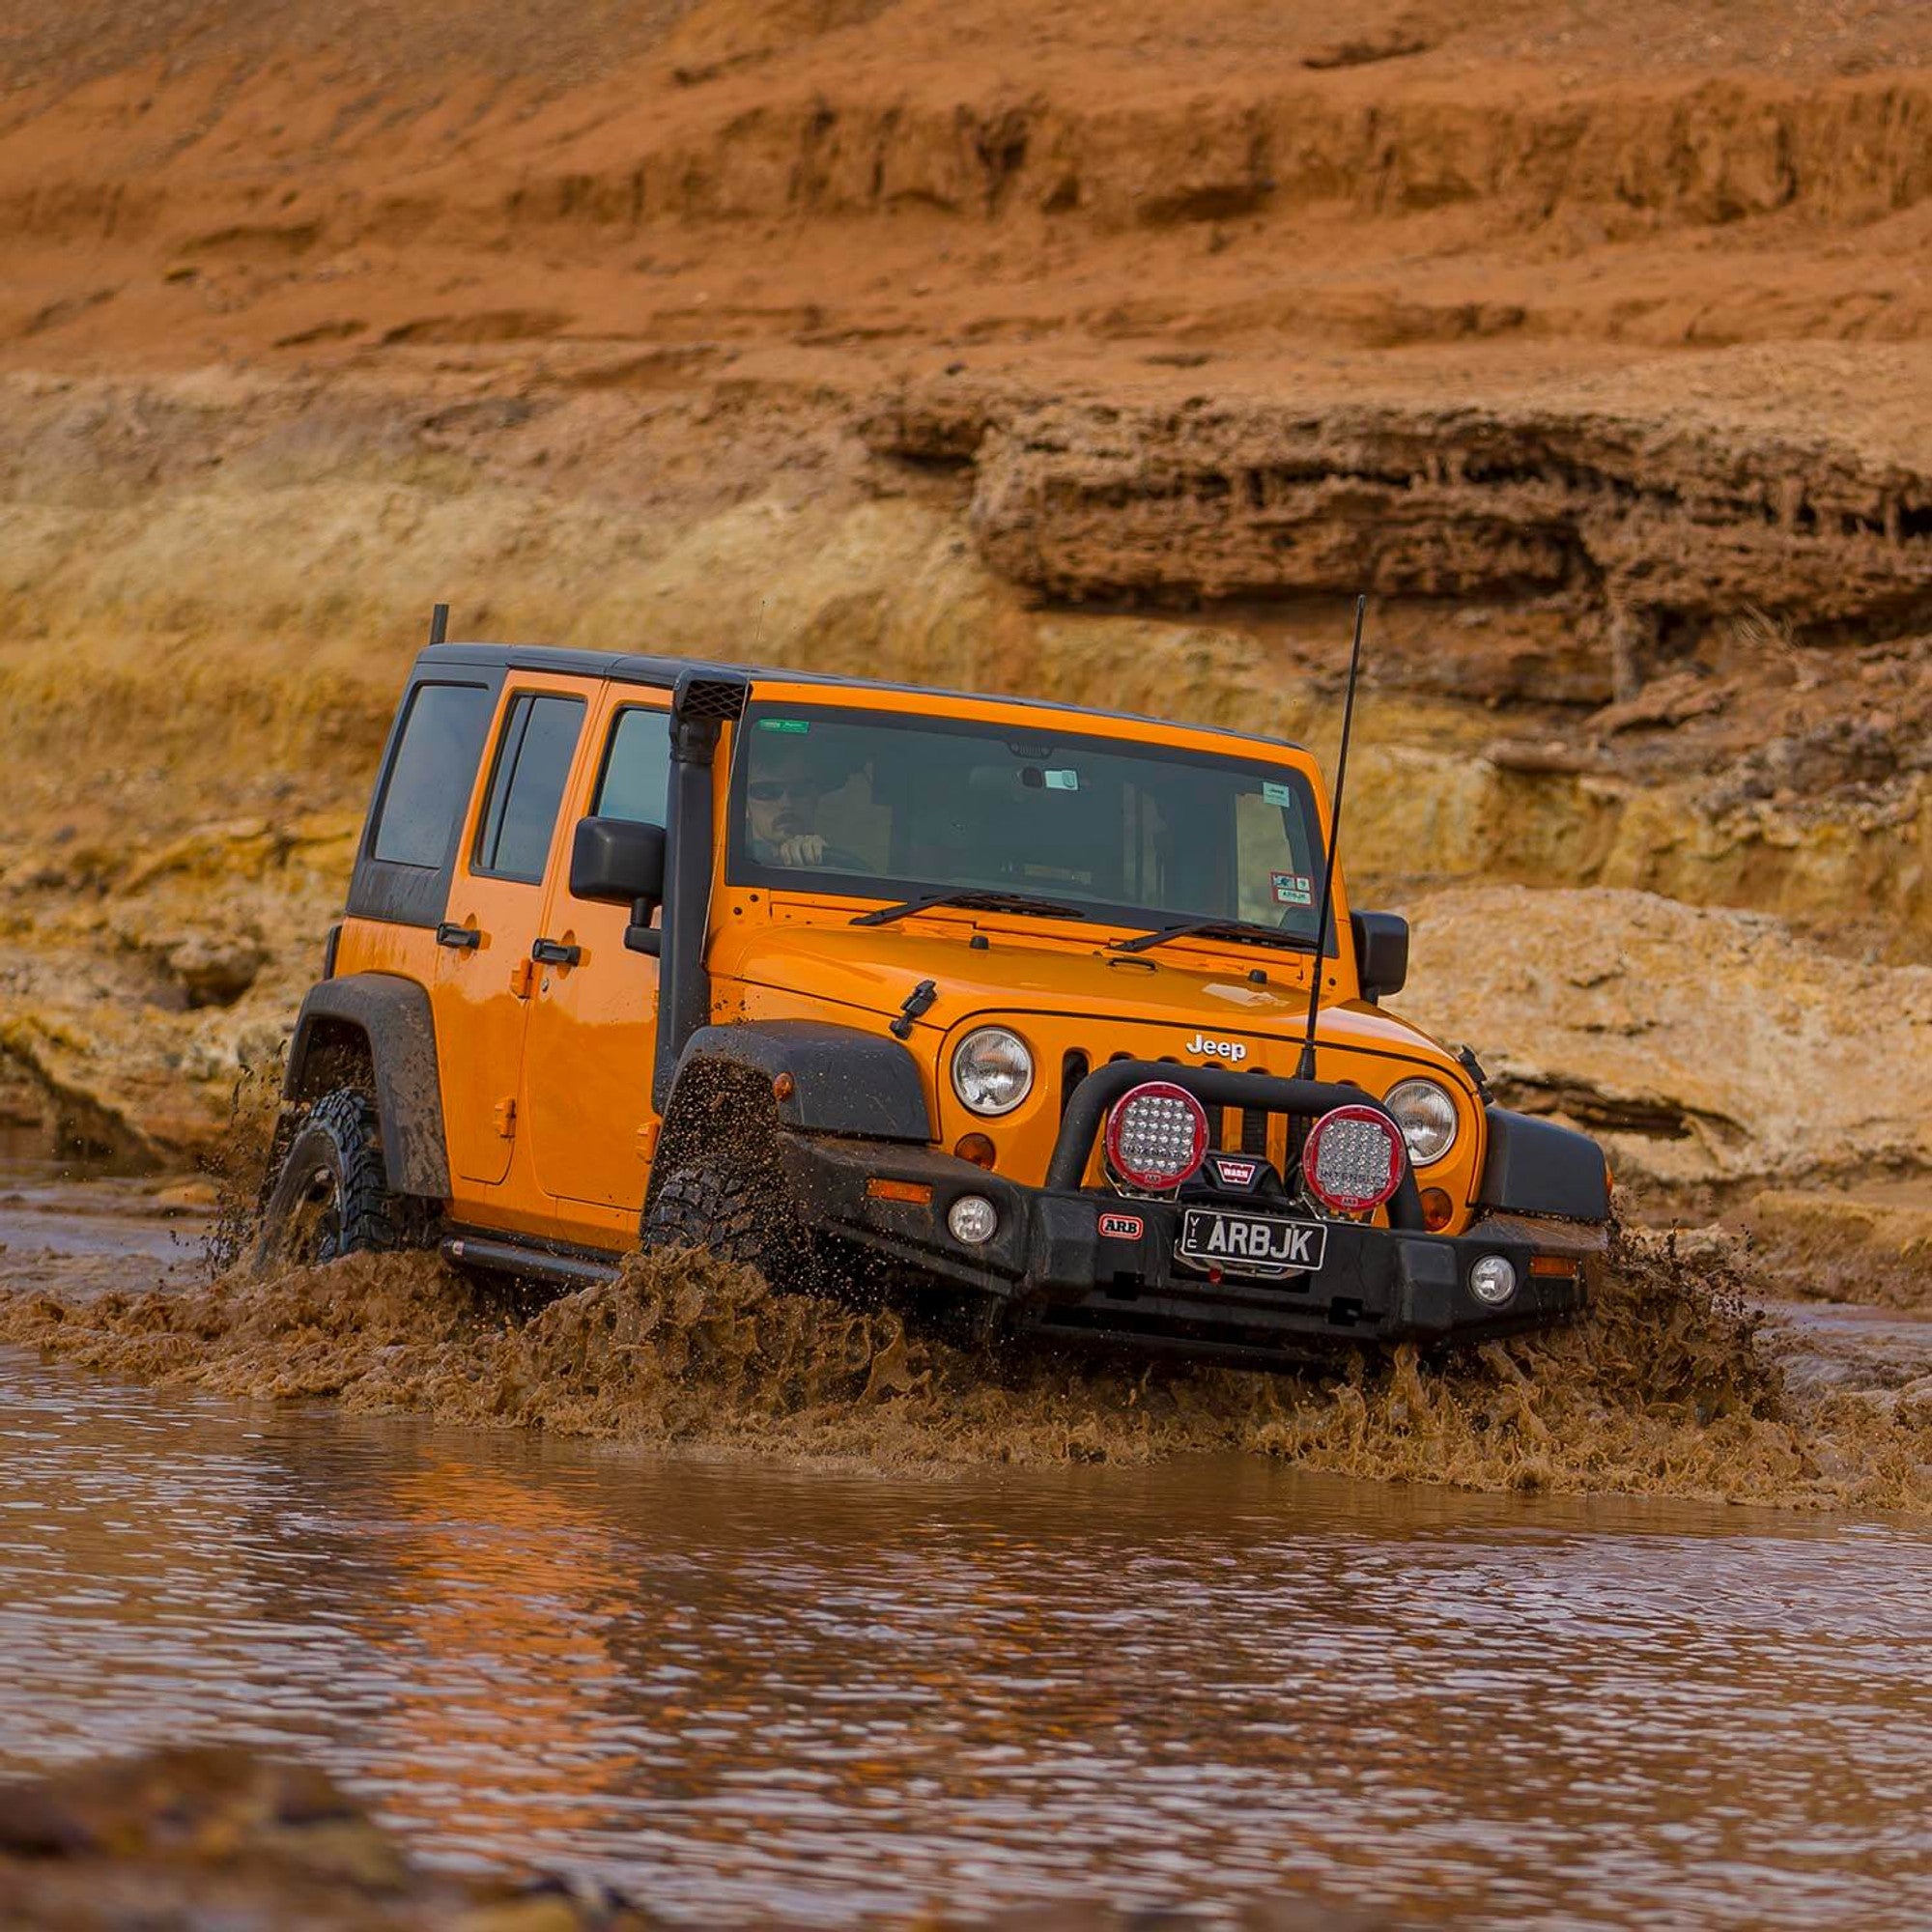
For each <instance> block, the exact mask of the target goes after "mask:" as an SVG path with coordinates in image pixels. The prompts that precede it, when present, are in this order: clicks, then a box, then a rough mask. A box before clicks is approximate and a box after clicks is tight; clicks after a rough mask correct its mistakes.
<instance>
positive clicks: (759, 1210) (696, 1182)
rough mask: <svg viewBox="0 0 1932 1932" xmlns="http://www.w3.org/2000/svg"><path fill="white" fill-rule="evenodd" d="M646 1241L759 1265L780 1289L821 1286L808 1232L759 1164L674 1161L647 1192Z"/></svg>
mask: <svg viewBox="0 0 1932 1932" xmlns="http://www.w3.org/2000/svg"><path fill="white" fill-rule="evenodd" d="M643 1245H644V1247H645V1248H646V1249H651V1248H702V1249H704V1250H705V1251H706V1252H707V1253H709V1254H714V1255H718V1256H721V1257H722V1258H723V1259H724V1260H725V1261H730V1262H737V1263H739V1264H741V1265H743V1266H745V1267H751V1268H756V1269H757V1271H758V1272H759V1273H760V1274H761V1275H763V1276H764V1278H765V1280H766V1281H767V1282H769V1283H770V1284H771V1286H772V1287H773V1288H775V1289H778V1290H780V1291H781V1292H792V1291H804V1292H808V1293H809V1292H810V1291H812V1290H814V1289H817V1288H818V1287H819V1286H820V1285H821V1284H820V1278H819V1275H820V1271H819V1268H818V1264H817V1257H816V1255H815V1254H814V1253H813V1249H812V1241H811V1236H810V1234H808V1233H807V1232H806V1231H805V1230H804V1229H803V1228H801V1227H800V1225H799V1221H798V1214H797V1210H796V1208H794V1207H793V1205H792V1203H791V1202H790V1200H789V1199H788V1198H787V1195H786V1192H785V1189H784V1184H783V1181H782V1179H781V1177H780V1176H779V1175H778V1174H777V1173H775V1172H773V1171H772V1170H771V1168H769V1167H768V1166H767V1165H766V1164H764V1163H762V1162H758V1163H753V1162H749V1161H748V1162H743V1163H739V1162H726V1161H701V1162H694V1163H692V1164H691V1165H689V1166H684V1167H678V1168H675V1169H673V1170H672V1171H671V1172H670V1173H669V1174H668V1175H666V1176H665V1177H664V1179H663V1180H661V1181H660V1182H659V1183H658V1184H657V1186H656V1187H654V1188H653V1189H652V1190H651V1199H650V1205H649V1207H648V1208H645V1210H644V1225H643Z"/></svg>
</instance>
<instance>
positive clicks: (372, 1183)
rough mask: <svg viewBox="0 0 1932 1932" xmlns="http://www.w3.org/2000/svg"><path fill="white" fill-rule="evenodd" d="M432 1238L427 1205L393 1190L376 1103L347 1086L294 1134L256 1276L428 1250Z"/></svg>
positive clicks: (268, 1212) (268, 1202) (273, 1194)
mask: <svg viewBox="0 0 1932 1932" xmlns="http://www.w3.org/2000/svg"><path fill="white" fill-rule="evenodd" d="M427 1235H428V1216H427V1214H426V1212H425V1209H424V1207H423V1204H422V1203H420V1202H418V1201H416V1200H415V1199H413V1198H412V1196H410V1195H406V1194H397V1193H395V1192H393V1191H392V1190H391V1189H390V1187H389V1183H388V1177H387V1174H386V1172H385V1170H384V1163H383V1133H382V1125H381V1122H379V1120H378V1119H377V1115H376V1106H375V1102H374V1101H373V1100H371V1099H370V1098H369V1096H368V1095H367V1094H364V1093H362V1092H361V1091H360V1090H359V1089H357V1088H354V1087H342V1088H338V1089H337V1090H336V1091H335V1092H334V1093H332V1094H324V1095H323V1097H322V1098H321V1099H320V1100H318V1101H317V1102H316V1103H315V1105H314V1106H312V1107H311V1108H310V1109H309V1110H308V1112H307V1113H306V1114H305V1115H304V1116H303V1117H302V1118H301V1119H300V1120H299V1121H298V1122H296V1124H295V1127H294V1129H293V1131H292V1132H291V1134H290V1136H289V1140H288V1151H287V1152H286V1153H285V1154H284V1155H283V1157H282V1164H281V1166H280V1168H279V1169H278V1170H277V1172H276V1174H275V1177H274V1179H273V1181H272V1182H271V1183H270V1187H269V1191H268V1195H267V1198H266V1199H265V1200H264V1202H263V1204H262V1229H261V1235H260V1236H259V1238H258V1239H257V1241H256V1244H255V1270H256V1272H257V1273H258V1274H261V1273H267V1272H268V1271H269V1270H270V1269H271V1268H275V1267H287V1266H313V1265H316V1264H321V1263H324V1262H332V1261H337V1260H340V1258H341V1257H342V1256H344V1255H354V1254H367V1253H379V1252H384V1251H387V1250H391V1249H396V1248H413V1247H421V1246H422V1245H423V1244H424V1242H425V1239H426V1238H427Z"/></svg>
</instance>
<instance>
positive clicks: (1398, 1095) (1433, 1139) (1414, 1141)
mask: <svg viewBox="0 0 1932 1932" xmlns="http://www.w3.org/2000/svg"><path fill="white" fill-rule="evenodd" d="M1382 1105H1383V1106H1384V1107H1386V1108H1387V1109H1388V1110H1389V1112H1390V1113H1391V1114H1393V1115H1394V1116H1395V1118H1396V1122H1397V1124H1398V1125H1399V1126H1400V1127H1401V1128H1402V1137H1403V1139H1404V1140H1405V1141H1406V1142H1407V1143H1408V1158H1409V1161H1410V1163H1411V1165H1413V1166H1416V1167H1429V1166H1431V1165H1433V1164H1434V1163H1435V1162H1436V1161H1438V1160H1440V1159H1441V1158H1442V1156H1443V1155H1444V1154H1445V1153H1447V1152H1448V1151H1449V1150H1450V1149H1451V1148H1452V1147H1454V1146H1455V1145H1456V1101H1455V1099H1454V1097H1453V1096H1452V1095H1451V1094H1450V1092H1449V1090H1448V1088H1446V1087H1443V1086H1439V1085H1437V1083H1436V1082H1435V1081H1434V1080H1399V1081H1397V1082H1396V1084H1395V1085H1394V1086H1393V1087H1391V1088H1390V1089H1389V1090H1388V1092H1387V1093H1386V1094H1383V1096H1382Z"/></svg>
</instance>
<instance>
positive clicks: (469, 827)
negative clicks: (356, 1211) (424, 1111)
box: [430, 672, 599, 1205]
mask: <svg viewBox="0 0 1932 1932" xmlns="http://www.w3.org/2000/svg"><path fill="white" fill-rule="evenodd" d="M598 689H599V687H598V685H597V684H595V683H594V682H591V681H589V680H586V679H582V678H576V679H573V678H565V677H557V676H549V675H542V674H536V673H526V672H513V673H512V674H511V675H510V676H509V677H508V678H507V679H506V680H505V681H504V685H503V691H502V695H501V697H500V698H499V700H498V702H497V716H496V720H495V725H494V727H493V730H492V733H491V739H490V743H491V747H492V749H491V753H490V755H489V759H488V762H487V764H486V766H485V772H486V774H487V776H486V779H485V781H484V783H483V784H482V785H481V786H480V787H479V789H478V792H477V796H476V800H475V802H474V804H473V805H472V807H471V809H470V813H469V821H468V822H467V824H466V825H465V827H464V836H463V840H462V843H461V845H460V846H459V848H458V851H457V857H456V868H455V874H454V877H453V878H452V880H451V883H450V892H449V909H448V913H447V916H446V918H445V919H444V922H443V923H442V924H441V926H440V927H439V928H438V932H437V939H438V943H439V946H440V953H439V957H438V965H437V973H436V980H435V983H434V985H433V986H432V987H431V990H430V1000H431V1004H432V1007H433V1008H434V1010H435V1014H436V1039H437V1064H438V1068H439V1071H440V1076H441V1082H442V1120H443V1130H444V1135H445V1138H446V1140H447V1142H448V1146H449V1166H450V1174H451V1179H452V1184H453V1188H454V1192H455V1195H456V1197H457V1200H458V1202H459V1204H460V1203H461V1201H462V1199H463V1197H464V1196H465V1195H466V1194H468V1195H469V1197H470V1198H471V1199H472V1200H475V1199H477V1198H478V1190H479V1189H491V1188H497V1187H500V1186H501V1185H502V1184H503V1182H504V1180H505V1179H507V1177H508V1176H509V1172H510V1157H511V1155H512V1153H513V1152H514V1151H515V1145H516V1137H517V1135H518V1133H519V1131H520V1126H521V1123H520V1122H519V1120H518V1098H517V1096H518V1084H519V1078H520V1075H521V1071H522V1065H523V1057H524V1033H525V1025H526V1019H527V1016H528V1009H529V1001H530V996H531V991H532V989H533V987H534V986H535V984H536V982H537V979H536V976H537V970H538V969H537V967H536V963H535V961H534V960H533V959H532V957H531V948H532V947H533V946H534V945H535V944H536V942H537V941H538V940H539V939H540V938H542V937H543V936H544V932H543V914H544V895H545V893H546V891H547V884H546V882H547V880H548V878H549V876H550V874H551V872H552V870H553V869H554V864H555V858H556V853H557V850H558V848H559V845H560V844H563V843H566V842H567V840H566V839H565V837H564V832H563V830H562V828H561V825H560V817H559V814H560V809H561V806H562V803H563V799H564V795H565V793H566V791H567V790H568V789H569V786H570V782H571V778H572V775H573V773H574V771H575V769H576V766H577V762H578V758H579V754H580V752H581V750H582V744H583V739H584V731H583V722H584V718H585V715H586V713H587V711H588V709H589V705H590V700H591V698H592V697H593V696H595V694H596V693H597V691H598ZM465 1182H468V1183H469V1186H468V1187H466V1186H465V1184H464V1183H465ZM482 1198H484V1199H488V1198H489V1197H488V1196H487V1195H486V1196H483V1197H482ZM532 1205H534V1204H532Z"/></svg>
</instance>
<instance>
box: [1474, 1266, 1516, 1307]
mask: <svg viewBox="0 0 1932 1932" xmlns="http://www.w3.org/2000/svg"><path fill="white" fill-rule="evenodd" d="M1469 1293H1471V1294H1473V1295H1474V1296H1475V1297H1476V1299H1477V1300H1478V1301H1487V1302H1488V1303H1489V1304H1490V1306H1491V1307H1492V1308H1500V1307H1501V1306H1502V1305H1503V1303H1504V1302H1506V1301H1507V1300H1508V1299H1509V1298H1510V1296H1511V1295H1513V1294H1514V1293H1516V1269H1515V1268H1513V1267H1511V1266H1510V1264H1509V1263H1508V1262H1506V1261H1505V1260H1504V1259H1503V1258H1502V1256H1501V1255H1485V1256H1484V1257H1483V1258H1482V1260H1481V1261H1479V1262H1478V1263H1477V1264H1476V1265H1475V1266H1474V1267H1472V1268H1471V1269H1470V1270H1469Z"/></svg>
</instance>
